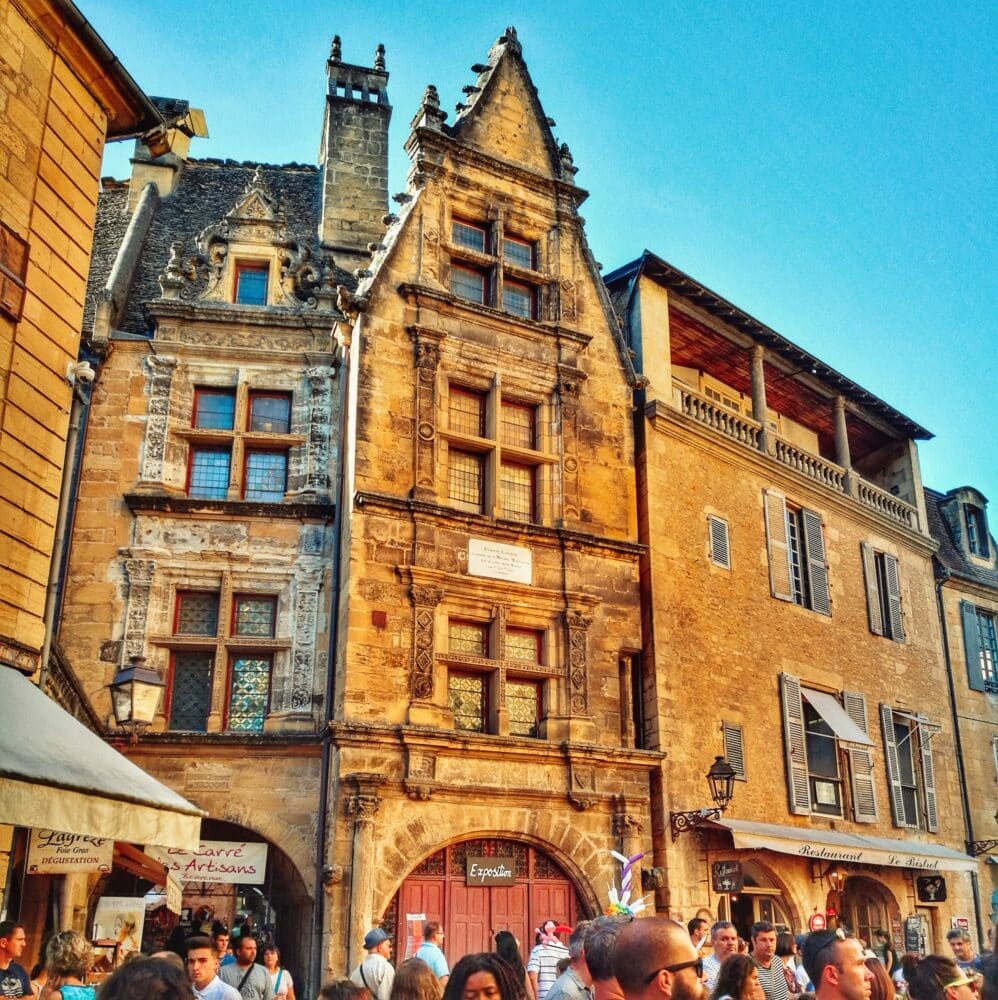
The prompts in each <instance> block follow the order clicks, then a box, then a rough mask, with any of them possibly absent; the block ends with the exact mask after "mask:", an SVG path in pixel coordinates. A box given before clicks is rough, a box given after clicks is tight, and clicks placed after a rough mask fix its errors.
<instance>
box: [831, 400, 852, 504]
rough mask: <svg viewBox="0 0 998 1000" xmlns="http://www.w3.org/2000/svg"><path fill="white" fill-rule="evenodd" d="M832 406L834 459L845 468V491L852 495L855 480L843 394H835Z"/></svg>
mask: <svg viewBox="0 0 998 1000" xmlns="http://www.w3.org/2000/svg"><path fill="white" fill-rule="evenodd" d="M833 406H834V409H835V461H836V462H838V464H839V465H841V466H842V468H843V469H845V470H846V477H845V491H846V493H848V494H849V495H850V496H852V495H853V493H854V491H855V489H856V482H855V475H854V473H853V471H852V455H851V454H850V453H849V429H848V427H847V426H846V400H845V396H836V397H835V401H834V403H833Z"/></svg>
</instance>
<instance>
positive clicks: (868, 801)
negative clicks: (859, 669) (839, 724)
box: [842, 691, 878, 823]
mask: <svg viewBox="0 0 998 1000" xmlns="http://www.w3.org/2000/svg"><path fill="white" fill-rule="evenodd" d="M842 702H843V705H844V706H845V710H846V715H848V716H849V718H850V719H852V721H853V722H855V723H856V725H857V726H858V727H859V728H860V729H861V730H862V731H863V732H864V733H866V735H867V736H869V735H870V730H869V727H868V726H867V721H866V695H864V694H863V693H862V691H843V692H842ZM849 773H850V776H851V780H852V811H853V819H854V820H855V821H856V822H857V823H876V822H877V819H878V816H877V793H876V789H875V787H874V784H873V754H872V752H871V751H870V750H868V749H867V748H866V747H850V749H849Z"/></svg>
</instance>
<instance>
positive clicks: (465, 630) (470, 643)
mask: <svg viewBox="0 0 998 1000" xmlns="http://www.w3.org/2000/svg"><path fill="white" fill-rule="evenodd" d="M447 648H448V649H449V650H450V651H451V652H452V653H469V654H470V655H472V656H488V655H489V644H488V627H487V626H485V625H481V624H478V623H476V622H454V621H452V622H449V623H448V625H447Z"/></svg>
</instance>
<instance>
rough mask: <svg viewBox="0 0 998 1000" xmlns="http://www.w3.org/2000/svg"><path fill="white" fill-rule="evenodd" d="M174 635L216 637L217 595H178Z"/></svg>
mask: <svg viewBox="0 0 998 1000" xmlns="http://www.w3.org/2000/svg"><path fill="white" fill-rule="evenodd" d="M176 634H177V635H217V634H218V594H192V593H187V594H178V595H177V627H176Z"/></svg>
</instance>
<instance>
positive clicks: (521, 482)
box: [499, 462, 535, 522]
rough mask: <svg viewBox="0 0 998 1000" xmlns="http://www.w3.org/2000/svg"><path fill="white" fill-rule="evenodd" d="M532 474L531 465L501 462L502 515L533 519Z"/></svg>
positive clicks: (516, 518) (533, 471)
mask: <svg viewBox="0 0 998 1000" xmlns="http://www.w3.org/2000/svg"><path fill="white" fill-rule="evenodd" d="M534 475H535V470H534V468H533V467H532V466H529V465H514V464H513V463H512V462H503V463H502V468H501V469H500V472H499V499H500V503H501V504H502V516H503V517H508V518H510V519H511V520H513V521H528V522H529V521H532V520H533V519H534Z"/></svg>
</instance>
